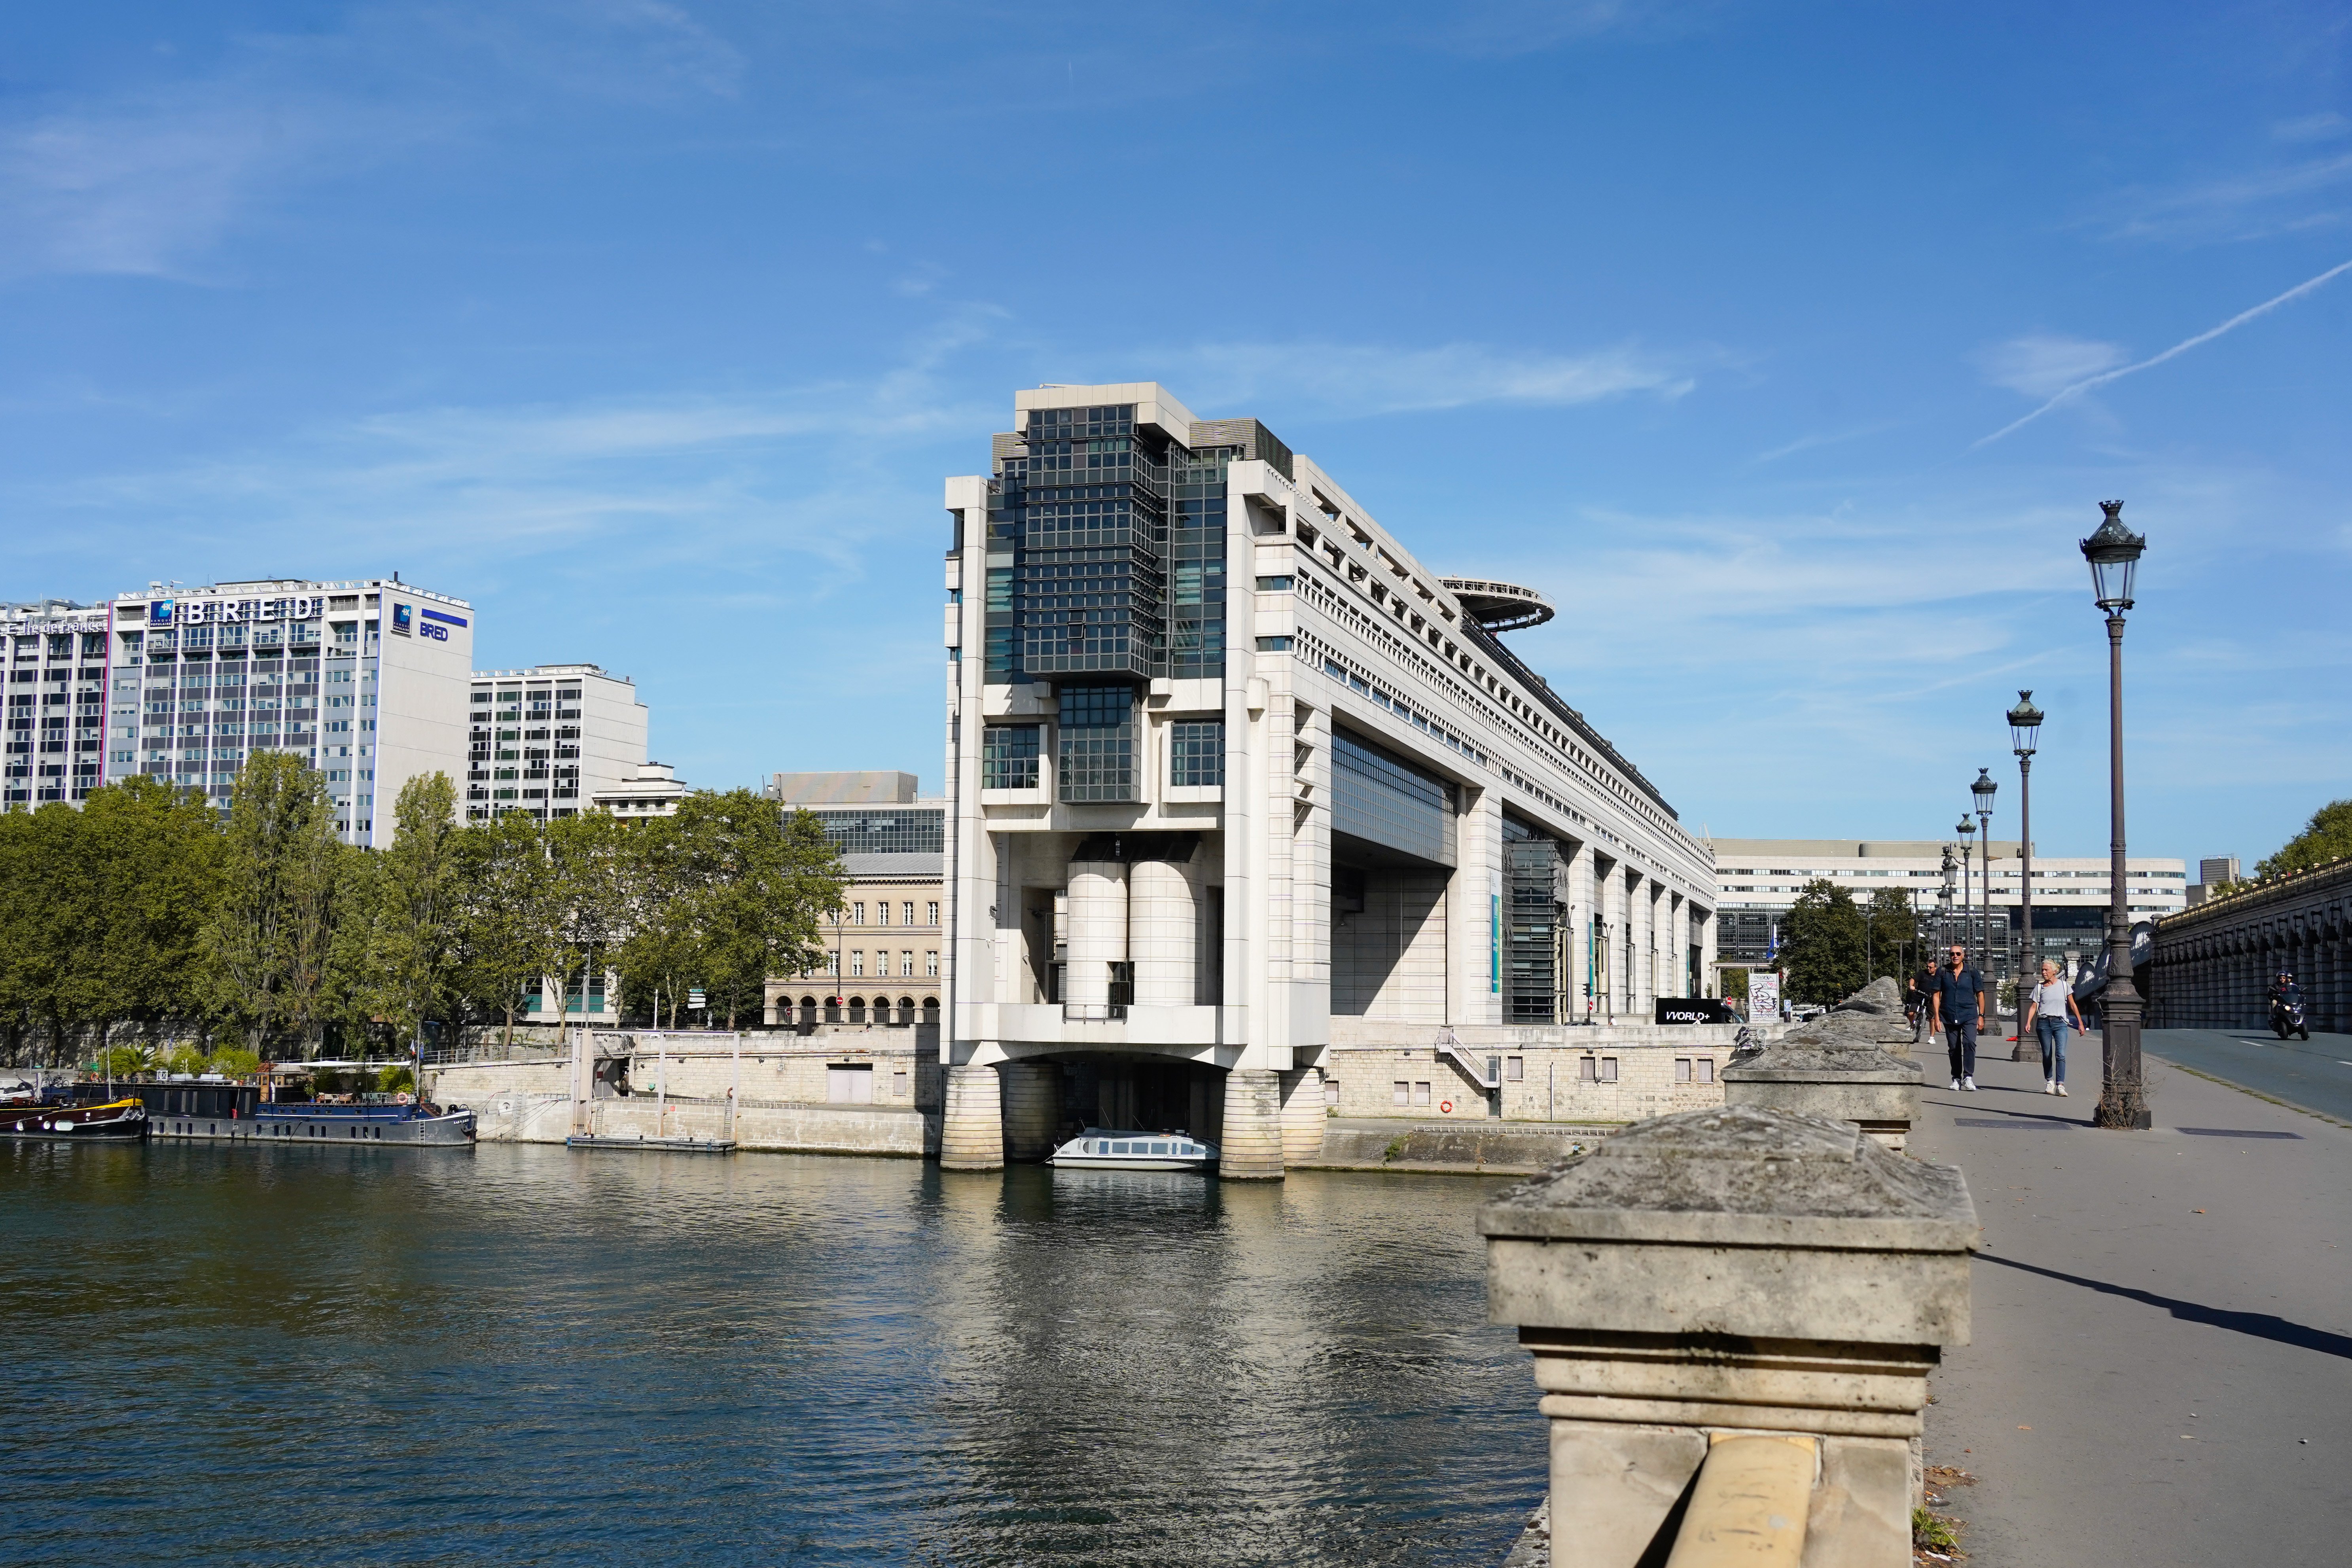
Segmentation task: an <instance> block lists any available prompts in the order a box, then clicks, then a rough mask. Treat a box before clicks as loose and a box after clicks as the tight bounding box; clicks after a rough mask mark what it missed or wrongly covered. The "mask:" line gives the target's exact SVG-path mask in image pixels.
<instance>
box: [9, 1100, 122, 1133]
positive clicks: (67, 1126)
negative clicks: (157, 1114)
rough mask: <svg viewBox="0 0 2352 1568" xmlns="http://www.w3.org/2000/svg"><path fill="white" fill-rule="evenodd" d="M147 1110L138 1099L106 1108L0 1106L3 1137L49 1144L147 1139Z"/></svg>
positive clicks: (106, 1105) (111, 1104)
mask: <svg viewBox="0 0 2352 1568" xmlns="http://www.w3.org/2000/svg"><path fill="white" fill-rule="evenodd" d="M147 1131H148V1121H147V1108H146V1107H145V1106H143V1105H142V1104H140V1103H139V1102H138V1101H137V1100H112V1101H110V1102H108V1103H107V1104H104V1105H30V1106H18V1105H11V1106H6V1107H0V1138H15V1139H22V1140H27V1141H31V1142H46V1143H99V1142H132V1141H135V1140H138V1139H141V1138H144V1137H146V1136H147Z"/></svg>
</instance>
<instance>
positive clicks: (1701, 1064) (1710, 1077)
mask: <svg viewBox="0 0 2352 1568" xmlns="http://www.w3.org/2000/svg"><path fill="white" fill-rule="evenodd" d="M1698 1080H1699V1082H1701V1083H1713V1082H1714V1081H1715V1058H1713V1057H1701V1058H1698Z"/></svg>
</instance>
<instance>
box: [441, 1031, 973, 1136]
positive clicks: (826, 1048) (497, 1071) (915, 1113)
mask: <svg viewBox="0 0 2352 1568" xmlns="http://www.w3.org/2000/svg"><path fill="white" fill-rule="evenodd" d="M737 1038H738V1037H733V1036H729V1035H725V1034H718V1035H711V1034H693V1035H683V1034H672V1035H666V1036H657V1035H656V1034H654V1033H652V1032H651V1031H645V1032H639V1033H629V1032H616V1031H593V1032H592V1033H591V1036H590V1039H591V1043H592V1045H593V1049H594V1053H595V1057H596V1062H597V1069H598V1070H597V1078H596V1085H595V1094H594V1098H593V1099H592V1100H590V1101H589V1108H588V1116H589V1126H588V1131H592V1132H597V1133H612V1134H618V1135H621V1136H627V1135H630V1134H633V1133H635V1134H642V1135H645V1136H648V1137H673V1138H676V1137H688V1138H713V1139H715V1138H724V1137H727V1136H730V1131H729V1123H728V1105H727V1101H728V1091H729V1090H730V1089H731V1088H733V1087H734V1085H735V1084H736V1082H737V1078H736V1075H737V1073H738V1072H739V1071H740V1074H741V1086H742V1087H741V1090H740V1096H739V1097H738V1098H737V1100H736V1102H735V1108H734V1118H733V1128H732V1136H733V1138H734V1140H735V1142H736V1143H737V1145H738V1146H739V1147H740V1148H744V1149H757V1150H767V1151H774V1152H800V1153H827V1154H885V1155H898V1156H904V1157H912V1158H921V1157H922V1156H924V1155H926V1154H936V1153H937V1152H939V1143H940V1108H941V1105H942V1104H943V1102H944V1100H945V1081H946V1079H945V1070H946V1069H944V1068H941V1067H940V1060H939V1035H938V1031H937V1029H936V1028H932V1027H928V1026H926V1027H920V1028H913V1029H908V1028H883V1027H877V1026H871V1025H856V1024H849V1025H820V1026H818V1027H817V1028H816V1029H815V1030H814V1032H813V1033H810V1034H805V1035H803V1034H799V1033H789V1032H784V1033H778V1032H765V1031H763V1032H761V1033H757V1034H747V1035H743V1036H741V1037H740V1046H741V1054H740V1065H739V1060H738V1056H737ZM843 1068H846V1069H850V1071H851V1073H853V1074H856V1077H850V1076H847V1075H844V1074H842V1073H840V1072H839V1071H838V1070H837V1069H843ZM861 1078H862V1079H863V1080H864V1081H863V1082H862V1083H860V1082H859V1081H858V1079H861ZM570 1083H571V1058H570V1057H569V1055H568V1054H553V1053H550V1054H546V1055H540V1056H534V1057H531V1058H514V1059H509V1060H502V1061H479V1062H454V1063H448V1064H445V1065H441V1066H428V1067H427V1068H425V1098H427V1099H429V1100H437V1101H439V1102H441V1103H443V1104H446V1105H459V1106H464V1107H466V1108H467V1109H468V1110H472V1111H473V1112H474V1114H475V1116H476V1118H477V1119H478V1129H479V1136H480V1138H481V1140H482V1141H483V1142H523V1143H561V1142H563V1140H564V1139H565V1138H566V1137H568V1136H569V1135H570V1134H571V1132H572V1097H571V1089H570ZM852 1086H855V1087H856V1088H857V1089H864V1090H865V1092H866V1095H867V1097H868V1098H866V1099H864V1100H852V1099H845V1098H837V1097H838V1096H842V1095H845V1094H846V1093H848V1092H849V1091H850V1090H851V1089H852Z"/></svg>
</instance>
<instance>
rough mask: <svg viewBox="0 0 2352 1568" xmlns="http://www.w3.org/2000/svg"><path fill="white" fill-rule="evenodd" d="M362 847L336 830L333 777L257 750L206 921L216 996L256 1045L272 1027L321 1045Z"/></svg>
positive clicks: (241, 780) (238, 796) (233, 803)
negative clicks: (338, 932) (339, 908)
mask: <svg viewBox="0 0 2352 1568" xmlns="http://www.w3.org/2000/svg"><path fill="white" fill-rule="evenodd" d="M360 858H362V856H361V852H360V851H358V850H355V849H352V848H350V847H348V846H346V845H344V844H343V843H342V842H341V840H339V839H338V838H337V837H335V826H334V818H333V814H332V807H331V804H330V803H329V801H328V799H327V790H326V781H325V780H324V779H322V778H321V777H320V775H319V773H317V772H316V771H315V770H313V769H310V768H309V767H306V766H304V765H303V764H302V763H301V762H300V761H299V760H298V759H296V758H295V757H293V756H290V755H289V754H287V753H285V752H255V753H254V754H253V755H252V756H251V757H250V758H249V759H247V763H246V764H245V766H244V767H243V768H242V769H241V770H239V772H238V773H237V777H236V790H235V793H234V794H233V795H231V796H230V801H229V814H228V826H227V832H226V840H225V844H224V847H223V855H222V864H221V873H220V889H219V898H218V900H217V901H216V903H215V905H214V908H213V910H212V916H211V919H210V920H209V921H207V922H206V923H205V930H204V934H203V941H202V945H203V949H204V952H205V957H206V959H207V961H208V964H209V969H210V979H211V991H212V996H211V1000H212V1002H213V1005H214V1006H215V1008H216V1009H217V1010H218V1011H219V1012H220V1013H221V1014H222V1015H223V1016H226V1018H228V1019H229V1020H230V1021H232V1022H234V1023H236V1025H238V1026H241V1027H243V1028H244V1029H245V1030H246V1031H247V1038H248V1040H249V1041H250V1043H251V1045H252V1046H253V1047H254V1048H256V1049H258V1048H259V1047H261V1046H262V1045H263V1044H265V1043H266V1042H267V1041H268V1039H269V1038H270V1037H272V1036H273V1035H278V1034H287V1035H292V1036H293V1037H296V1038H298V1039H299V1040H300V1041H302V1042H303V1043H304V1044H305V1045H307V1046H310V1047H314V1048H315V1047H316V1046H317V1044H318V1041H319V1039H320V1035H321V1034H322V1032H323V1030H324V1027H325V1025H326V1023H327V1021H328V1018H329V1016H330V1014H331V1012H333V1011H335V1010H337V1009H336V1008H335V1005H334V1004H335V1002H336V996H335V987H334V986H333V985H332V984H331V979H332V977H331V974H330V973H329V965H330V961H331V955H332V953H333V951H334V936H335V930H334V925H335V918H334V917H335V913H336V904H337V899H338V897H339V895H340V894H341V892H342V891H343V889H344V884H345V883H346V881H347V880H354V879H355V877H354V874H353V873H352V866H353V864H354V862H356V861H357V860H358V859H360Z"/></svg>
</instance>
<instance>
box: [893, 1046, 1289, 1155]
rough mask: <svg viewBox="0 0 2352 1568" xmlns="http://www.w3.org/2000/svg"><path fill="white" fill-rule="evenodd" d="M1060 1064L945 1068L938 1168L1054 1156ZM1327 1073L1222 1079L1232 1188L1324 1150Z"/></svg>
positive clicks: (1245, 1073) (1223, 1147) (1242, 1073)
mask: <svg viewBox="0 0 2352 1568" xmlns="http://www.w3.org/2000/svg"><path fill="white" fill-rule="evenodd" d="M1061 1107H1062V1068H1061V1064H1060V1063H1058V1062H1045V1061H1008V1062H998V1063H996V1064H995V1065H993V1066H991V1067H977V1066H971V1065H966V1066H962V1067H950V1068H948V1083H947V1104H946V1110H945V1114H944V1120H943V1121H942V1124H941V1127H940V1166H941V1168H942V1169H945V1170H950V1171H993V1170H997V1169H1000V1168H1001V1167H1003V1165H1004V1164H1005V1163H1007V1162H1008V1161H1014V1162H1032V1161H1038V1160H1043V1159H1045V1157H1046V1156H1047V1155H1049V1154H1051V1153H1052V1152H1054V1135H1055V1130H1056V1128H1057V1127H1058V1125H1059V1123H1060V1121H1061ZM1326 1121H1327V1118H1326V1115H1325V1113H1324V1110H1323V1069H1322V1068H1319V1067H1310V1068H1296V1069H1294V1070H1292V1071H1289V1072H1272V1071H1266V1070H1263V1069H1257V1068H1234V1070H1233V1071H1231V1072H1228V1073H1227V1074H1226V1075H1225V1102H1224V1124H1223V1131H1222V1133H1221V1134H1220V1136H1219V1140H1218V1152H1219V1158H1218V1161H1217V1173H1218V1174H1219V1175H1220V1176H1223V1177H1224V1178H1225V1179H1227V1180H1228V1181H1232V1180H1243V1181H1250V1180H1257V1181H1279V1180H1281V1179H1282V1174H1283V1172H1284V1171H1285V1169H1286V1168H1287V1167H1288V1166H1291V1165H1295V1164H1303V1163H1307V1162H1308V1161H1311V1160H1313V1159H1315V1158H1316V1157H1317V1156H1318V1154H1320V1153H1321V1152H1322V1149H1323V1129H1324V1125H1325V1122H1326Z"/></svg>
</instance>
